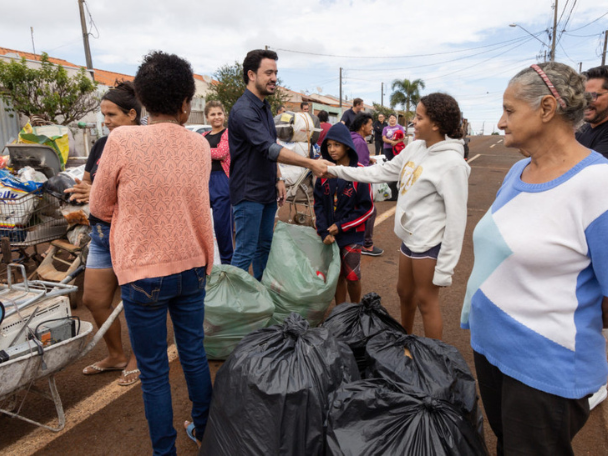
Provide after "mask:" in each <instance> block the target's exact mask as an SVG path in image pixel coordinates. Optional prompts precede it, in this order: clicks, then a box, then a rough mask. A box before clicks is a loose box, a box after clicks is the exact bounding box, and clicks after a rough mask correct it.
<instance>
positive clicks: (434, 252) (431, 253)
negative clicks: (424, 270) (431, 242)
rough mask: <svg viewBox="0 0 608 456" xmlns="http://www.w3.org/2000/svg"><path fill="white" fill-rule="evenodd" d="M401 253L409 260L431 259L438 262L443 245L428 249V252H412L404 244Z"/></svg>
mask: <svg viewBox="0 0 608 456" xmlns="http://www.w3.org/2000/svg"><path fill="white" fill-rule="evenodd" d="M400 250H401V253H402V254H404V255H405V256H406V257H408V258H413V259H414V260H417V259H422V258H429V259H431V260H436V259H437V257H438V256H439V250H441V244H437V245H436V246H435V247H432V248H430V249H428V250H427V251H426V252H420V253H418V252H412V251H411V250H410V249H408V248H407V246H406V245H405V244H404V243H403V242H402V243H401V249H400Z"/></svg>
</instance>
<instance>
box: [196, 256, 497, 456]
mask: <svg viewBox="0 0 608 456" xmlns="http://www.w3.org/2000/svg"><path fill="white" fill-rule="evenodd" d="M288 256H289V255H287V254H286V255H285V257H288ZM477 403H478V399H477V394H476V389H475V379H474V378H473V376H472V375H471V373H470V371H469V369H468V366H467V364H466V362H465V361H464V359H463V358H462V356H461V355H460V353H459V352H458V351H457V350H456V349H455V348H454V347H451V346H450V345H447V344H445V343H443V342H441V341H437V340H434V339H426V338H424V337H416V336H411V335H407V334H406V332H405V330H404V329H403V328H402V327H401V326H400V325H399V323H397V322H396V321H395V320H394V319H392V318H391V317H390V315H389V314H388V312H387V311H386V309H384V308H383V307H382V305H381V302H380V297H379V296H378V295H376V294H375V293H371V294H368V295H366V296H365V297H364V298H363V300H362V302H361V304H342V305H340V306H337V307H336V308H335V309H334V310H333V312H332V313H331V315H330V316H329V317H328V318H327V320H326V321H325V323H324V324H323V325H322V326H320V327H318V328H311V325H310V324H309V323H308V322H307V321H306V320H305V319H304V318H302V316H301V315H299V314H297V313H291V314H290V315H289V316H288V317H286V318H285V319H284V321H283V323H282V324H278V325H273V326H270V327H268V328H265V329H259V330H257V331H254V332H252V333H250V334H249V335H247V336H245V337H244V338H243V340H242V341H241V342H240V344H239V345H238V346H237V347H236V348H235V350H234V351H233V352H232V354H231V355H230V356H229V357H228V359H227V361H226V362H225V363H224V365H223V366H222V367H221V368H220V370H219V371H218V373H217V376H216V382H215V387H214V393H213V400H212V404H211V411H210V417H209V422H208V425H207V429H206V431H205V436H204V439H203V444H202V447H201V451H200V453H199V454H201V455H234V454H239V455H259V454H284V455H325V454H327V455H370V454H374V455H375V454H378V455H384V454H387V455H388V454H404V455H429V456H430V455H446V456H447V455H486V454H487V449H486V446H485V442H484V437H483V429H482V423H483V421H482V417H481V414H480V412H479V410H478V406H477Z"/></svg>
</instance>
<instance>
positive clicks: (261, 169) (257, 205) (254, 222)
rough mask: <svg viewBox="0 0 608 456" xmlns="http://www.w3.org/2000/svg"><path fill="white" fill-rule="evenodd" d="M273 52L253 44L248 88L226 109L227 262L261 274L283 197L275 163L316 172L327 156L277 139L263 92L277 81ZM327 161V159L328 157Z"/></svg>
mask: <svg viewBox="0 0 608 456" xmlns="http://www.w3.org/2000/svg"><path fill="white" fill-rule="evenodd" d="M278 59H279V57H278V56H277V54H276V52H274V51H269V50H262V49H256V50H253V51H250V52H249V53H248V54H247V56H246V57H245V60H244V61H243V80H244V81H245V84H246V86H247V88H246V89H245V93H244V94H243V95H242V96H241V97H240V98H239V99H238V100H237V102H236V103H235V104H234V106H233V107H232V110H231V111H230V117H229V119H228V141H229V144H230V159H231V161H230V201H231V203H232V207H233V212H234V219H235V222H236V237H235V241H236V245H235V249H234V254H233V256H232V265H233V266H236V267H238V268H241V269H243V270H245V271H249V266H251V265H252V264H253V276H254V277H255V278H256V279H258V280H262V276H263V274H264V269H265V268H266V263H267V261H268V254H269V252H270V246H271V244H272V235H273V229H274V216H275V214H276V211H277V201H278V203H279V205H282V204H283V202H284V201H285V182H284V181H283V179H282V177H281V174H280V170H279V169H278V163H277V162H280V163H285V164H288V165H295V166H301V167H304V168H308V169H310V170H311V171H312V172H313V174H314V175H316V176H321V175H323V174H324V173H325V171H326V170H327V165H328V163H329V162H327V161H326V160H313V159H310V158H306V157H302V156H301V155H298V154H297V153H295V152H293V151H292V150H289V149H287V148H285V147H283V146H281V145H280V144H277V131H276V128H275V126H274V119H273V118H272V113H271V111H270V105H269V103H268V100H266V97H268V96H270V95H272V94H273V93H274V92H275V90H276V87H277V72H278V71H277V62H276V61H277V60H278ZM329 164H331V163H329Z"/></svg>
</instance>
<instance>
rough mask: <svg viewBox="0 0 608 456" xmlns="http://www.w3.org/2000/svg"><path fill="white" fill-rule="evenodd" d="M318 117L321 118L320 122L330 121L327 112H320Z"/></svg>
mask: <svg viewBox="0 0 608 456" xmlns="http://www.w3.org/2000/svg"><path fill="white" fill-rule="evenodd" d="M317 117H318V118H319V122H327V121H329V114H327V111H319V114H317Z"/></svg>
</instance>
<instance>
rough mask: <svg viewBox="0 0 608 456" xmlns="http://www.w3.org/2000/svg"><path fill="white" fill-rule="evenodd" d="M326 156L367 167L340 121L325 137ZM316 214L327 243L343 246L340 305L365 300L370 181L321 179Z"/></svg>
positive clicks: (338, 287) (340, 163) (339, 291)
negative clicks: (364, 252) (364, 250)
mask: <svg viewBox="0 0 608 456" xmlns="http://www.w3.org/2000/svg"><path fill="white" fill-rule="evenodd" d="M321 155H322V157H323V158H324V159H326V160H329V161H331V162H334V163H336V164H338V165H345V166H353V167H357V166H363V165H361V164H360V163H359V161H358V156H357V152H356V149H355V146H354V144H353V140H352V138H351V136H350V132H349V131H348V128H347V127H346V126H345V125H343V124H341V123H338V124H336V125H334V126H333V127H331V128H330V129H329V131H328V132H327V135H326V136H325V138H324V139H323V143H322V145H321ZM314 196H315V215H316V217H317V233H318V234H319V236H321V239H323V243H325V244H328V245H329V244H332V243H334V242H336V243H337V244H338V247H339V248H340V259H341V265H342V267H341V270H340V278H339V279H338V286H337V287H336V296H335V298H336V304H342V303H343V302H346V293H347V292H348V295H349V297H350V300H351V302H359V301H360V299H361V247H362V244H363V242H364V238H365V222H366V221H367V219H368V218H369V217H370V216H371V215H372V213H373V211H374V203H373V198H372V191H371V186H370V184H364V183H360V182H348V181H345V180H343V179H322V178H319V179H317V182H316V184H315V191H314Z"/></svg>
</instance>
